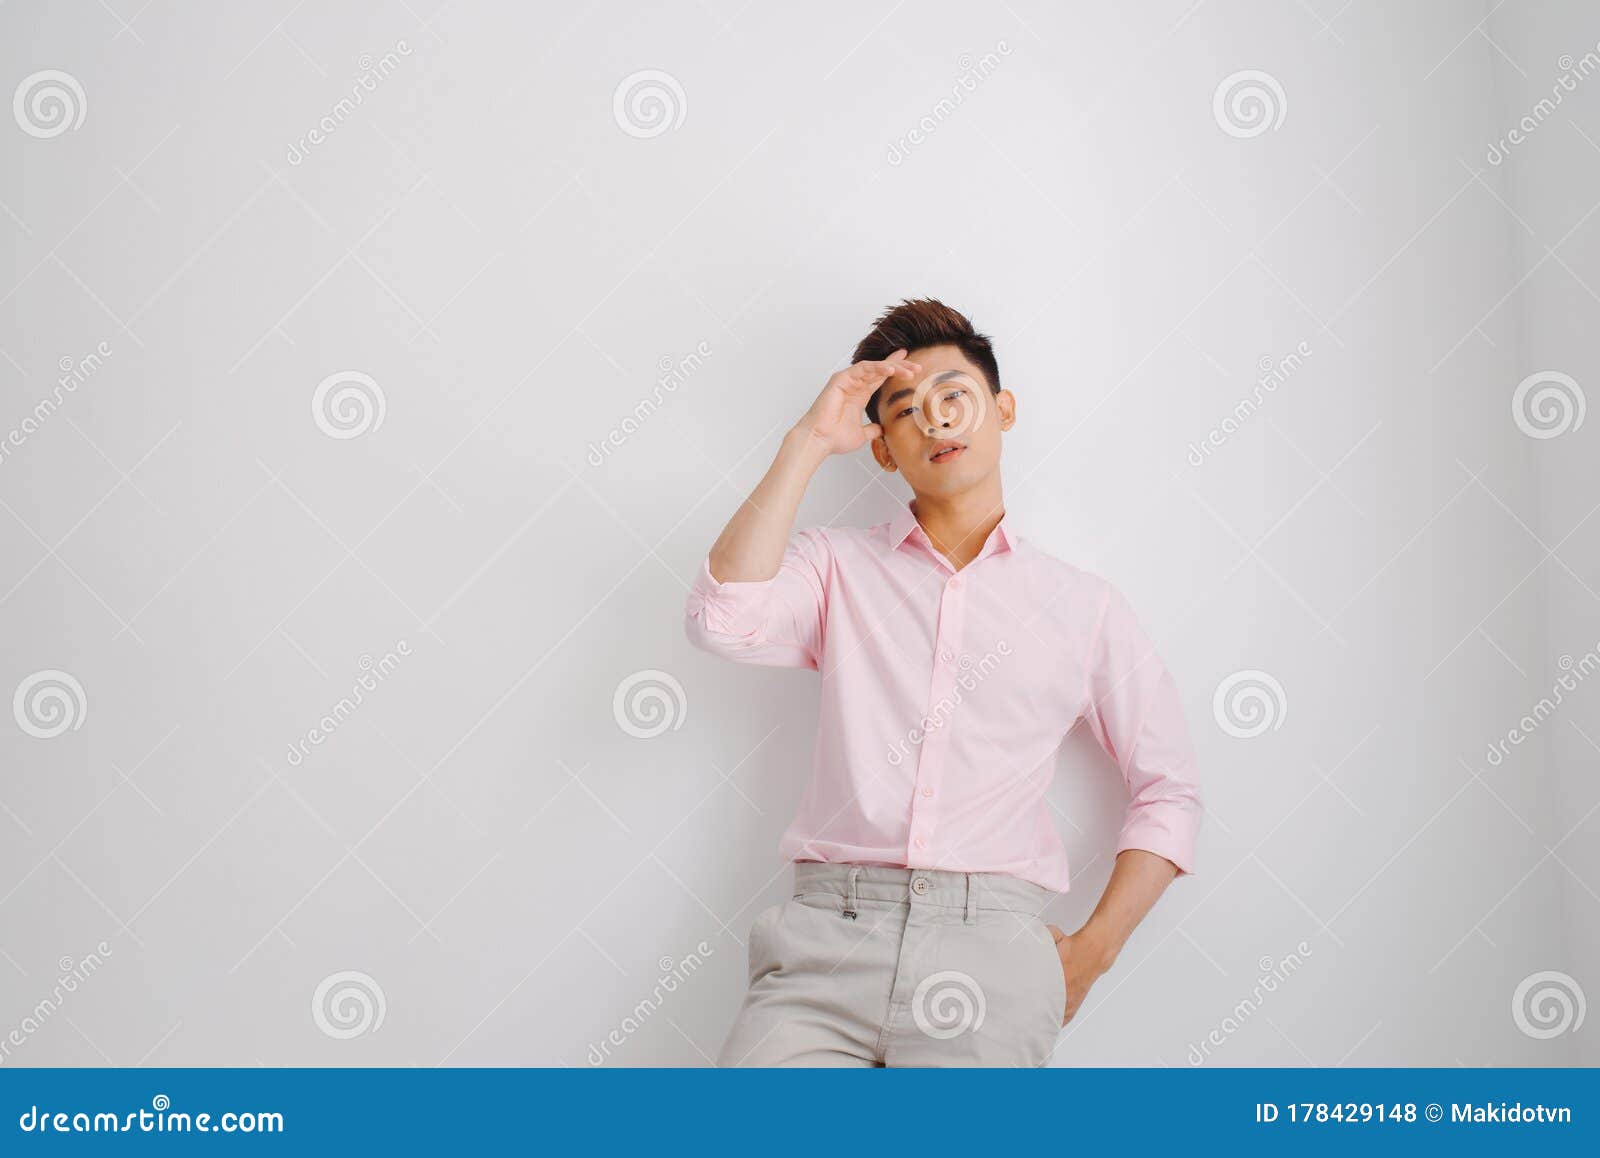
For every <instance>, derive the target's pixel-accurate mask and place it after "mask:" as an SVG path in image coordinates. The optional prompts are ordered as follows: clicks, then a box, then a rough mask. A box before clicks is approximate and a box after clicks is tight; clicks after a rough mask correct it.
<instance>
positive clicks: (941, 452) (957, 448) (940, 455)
mask: <svg viewBox="0 0 1600 1158" xmlns="http://www.w3.org/2000/svg"><path fill="white" fill-rule="evenodd" d="M966 449H967V448H966V446H965V444H963V443H959V442H940V443H935V444H934V448H933V453H932V454H930V455H929V456H928V461H929V462H940V463H943V462H954V461H955V460H956V459H958V458H960V457H961V453H962V452H963V451H964V450H966Z"/></svg>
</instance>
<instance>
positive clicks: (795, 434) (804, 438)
mask: <svg viewBox="0 0 1600 1158" xmlns="http://www.w3.org/2000/svg"><path fill="white" fill-rule="evenodd" d="M782 453H783V454H785V455H787V456H789V457H790V458H793V459H795V460H796V461H798V462H800V463H802V464H804V465H805V466H808V467H810V468H811V469H813V470H815V469H816V468H817V467H819V466H821V465H822V463H823V462H824V461H826V460H827V458H828V456H829V455H830V454H832V453H833V452H832V451H831V450H830V449H829V447H828V444H827V443H825V442H823V441H822V439H820V438H818V437H817V436H816V435H815V434H814V433H812V431H811V428H810V427H809V426H807V425H806V424H805V423H804V422H802V423H800V424H798V425H796V426H793V427H790V429H789V432H788V433H787V434H785V435H784V436H783V451H782Z"/></svg>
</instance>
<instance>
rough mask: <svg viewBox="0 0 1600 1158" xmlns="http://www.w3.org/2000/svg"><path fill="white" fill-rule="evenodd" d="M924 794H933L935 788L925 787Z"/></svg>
mask: <svg viewBox="0 0 1600 1158" xmlns="http://www.w3.org/2000/svg"><path fill="white" fill-rule="evenodd" d="M922 794H923V795H924V796H932V795H933V789H932V788H924V789H923V790H922Z"/></svg>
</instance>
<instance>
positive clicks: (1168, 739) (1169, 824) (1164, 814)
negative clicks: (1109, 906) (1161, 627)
mask: <svg viewBox="0 0 1600 1158" xmlns="http://www.w3.org/2000/svg"><path fill="white" fill-rule="evenodd" d="M1085 683H1086V687H1085V696H1086V699H1087V706H1086V708H1085V710H1084V716H1083V718H1084V719H1085V721H1087V723H1088V725H1089V728H1090V731H1091V732H1092V733H1093V735H1094V738H1095V739H1096V740H1097V741H1098V742H1099V744H1100V746H1101V747H1102V748H1104V749H1105V751H1106V753H1107V754H1108V755H1109V756H1111V758H1112V759H1114V760H1115V761H1116V762H1117V766H1118V767H1119V768H1121V769H1122V776H1123V779H1124V780H1126V781H1127V784H1128V793H1129V797H1130V799H1129V801H1128V811H1127V816H1126V819H1125V820H1124V822H1123V825H1122V833H1121V835H1120V837H1119V838H1118V841H1117V851H1118V852H1119V853H1120V852H1122V851H1123V850H1124V849H1129V848H1140V849H1145V850H1146V851H1148V852H1153V853H1155V854H1157V855H1158V856H1164V857H1166V858H1167V859H1168V860H1169V861H1171V862H1172V863H1173V864H1175V865H1177V866H1178V870H1179V871H1180V872H1183V873H1192V872H1193V871H1194V860H1195V842H1196V838H1197V837H1198V835H1199V831H1200V818H1201V814H1202V811H1203V806H1202V803H1201V799H1200V789H1199V783H1198V776H1197V769H1196V766H1195V756H1194V746H1193V742H1192V741H1191V739H1190V735H1189V727H1188V724H1187V722H1186V721H1185V720H1184V715H1183V704H1182V702H1181V700H1180V698H1179V695H1178V688H1177V685H1176V684H1175V683H1174V682H1173V679H1172V675H1171V673H1170V672H1169V671H1168V670H1167V667H1166V664H1164V663H1163V662H1162V660H1161V657H1160V656H1159V655H1158V654H1157V653H1156V649H1155V645H1154V644H1153V643H1152V642H1151V640H1150V637H1149V636H1148V635H1146V634H1145V631H1144V628H1143V627H1142V626H1141V624H1140V622H1139V620H1138V617H1137V616H1136V615H1135V614H1134V612H1133V608H1132V607H1131V606H1129V604H1128V601H1127V599H1126V598H1125V597H1124V596H1123V594H1122V593H1121V592H1120V591H1119V590H1117V589H1116V587H1114V586H1113V585H1111V584H1109V583H1108V584H1106V591H1105V594H1104V602H1103V604H1102V611H1101V615H1100V623H1099V628H1098V630H1097V632H1096V634H1095V640H1094V643H1093V644H1092V646H1091V647H1090V651H1089V660H1088V665H1087V671H1086V681H1085Z"/></svg>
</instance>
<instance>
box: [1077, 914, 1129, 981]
mask: <svg viewBox="0 0 1600 1158" xmlns="http://www.w3.org/2000/svg"><path fill="white" fill-rule="evenodd" d="M1072 940H1073V942H1074V945H1075V947H1076V948H1077V949H1078V951H1079V952H1080V953H1082V954H1083V957H1084V959H1085V960H1087V961H1089V962H1091V963H1092V964H1093V965H1094V967H1095V968H1096V969H1098V970H1099V971H1100V972H1101V973H1109V972H1110V971H1111V967H1112V966H1113V965H1115V964H1116V961H1117V954H1118V953H1119V952H1120V951H1121V950H1122V942H1121V941H1120V940H1119V939H1117V938H1116V937H1113V936H1112V935H1111V934H1110V933H1109V932H1108V931H1107V930H1106V928H1105V926H1103V925H1100V924H1097V923H1096V922H1095V921H1094V920H1093V919H1092V918H1091V919H1090V920H1089V921H1088V922H1087V923H1086V924H1085V925H1084V926H1083V928H1081V929H1079V930H1078V932H1077V933H1076V934H1075V935H1074V936H1073V938H1072Z"/></svg>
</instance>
